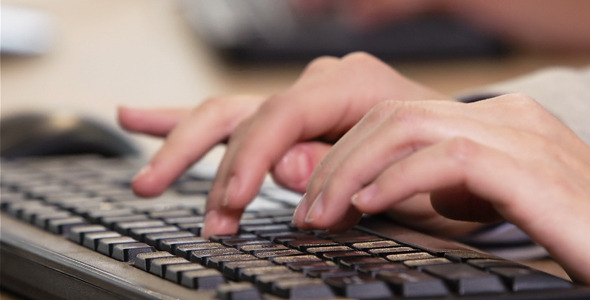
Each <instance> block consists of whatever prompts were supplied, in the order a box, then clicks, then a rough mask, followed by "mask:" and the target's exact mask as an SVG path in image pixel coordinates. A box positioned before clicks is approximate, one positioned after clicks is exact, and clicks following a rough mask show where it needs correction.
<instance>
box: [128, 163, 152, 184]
mask: <svg viewBox="0 0 590 300" xmlns="http://www.w3.org/2000/svg"><path fill="white" fill-rule="evenodd" d="M151 171H152V165H151V164H148V165H146V166H145V167H143V168H142V169H141V170H139V172H137V174H135V176H134V177H133V181H135V180H137V179H139V178H141V177H143V176H145V175H146V174H148V173H150V172H151Z"/></svg>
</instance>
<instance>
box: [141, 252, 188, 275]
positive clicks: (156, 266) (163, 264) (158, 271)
mask: <svg viewBox="0 0 590 300" xmlns="http://www.w3.org/2000/svg"><path fill="white" fill-rule="evenodd" d="M180 264H190V262H189V261H188V260H186V259H184V258H182V257H161V258H155V259H152V261H151V265H150V270H149V272H150V273H152V274H154V275H157V276H160V277H164V275H166V270H167V268H168V267H169V266H171V265H180Z"/></svg>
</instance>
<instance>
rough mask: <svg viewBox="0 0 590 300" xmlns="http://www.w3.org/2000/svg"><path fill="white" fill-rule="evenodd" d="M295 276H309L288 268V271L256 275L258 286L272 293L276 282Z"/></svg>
mask: <svg viewBox="0 0 590 300" xmlns="http://www.w3.org/2000/svg"><path fill="white" fill-rule="evenodd" d="M295 278H307V277H305V275H303V274H301V273H298V272H295V271H291V270H287V271H286V272H276V273H274V272H272V273H269V274H258V275H256V276H255V282H256V286H257V287H258V288H260V289H261V290H263V291H265V292H267V293H271V292H272V291H273V290H274V286H275V284H277V283H279V282H281V281H284V280H290V279H295Z"/></svg>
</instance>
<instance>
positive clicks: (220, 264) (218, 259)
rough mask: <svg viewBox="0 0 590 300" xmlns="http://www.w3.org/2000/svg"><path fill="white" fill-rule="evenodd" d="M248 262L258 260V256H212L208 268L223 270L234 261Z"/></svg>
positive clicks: (208, 261)
mask: <svg viewBox="0 0 590 300" xmlns="http://www.w3.org/2000/svg"><path fill="white" fill-rule="evenodd" d="M246 260H258V258H256V256H254V255H250V254H228V255H219V256H211V257H209V259H208V260H207V267H209V268H215V269H218V270H223V268H224V266H225V264H226V263H229V262H232V261H246Z"/></svg>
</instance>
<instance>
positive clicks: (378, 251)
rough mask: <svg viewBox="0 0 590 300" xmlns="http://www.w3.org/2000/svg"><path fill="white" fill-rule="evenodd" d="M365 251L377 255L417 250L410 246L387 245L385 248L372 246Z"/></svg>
mask: <svg viewBox="0 0 590 300" xmlns="http://www.w3.org/2000/svg"><path fill="white" fill-rule="evenodd" d="M367 252H369V253H371V254H374V255H379V256H387V255H390V254H399V253H409V252H418V250H416V249H415V248H411V247H387V248H374V249H369V250H367Z"/></svg>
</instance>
